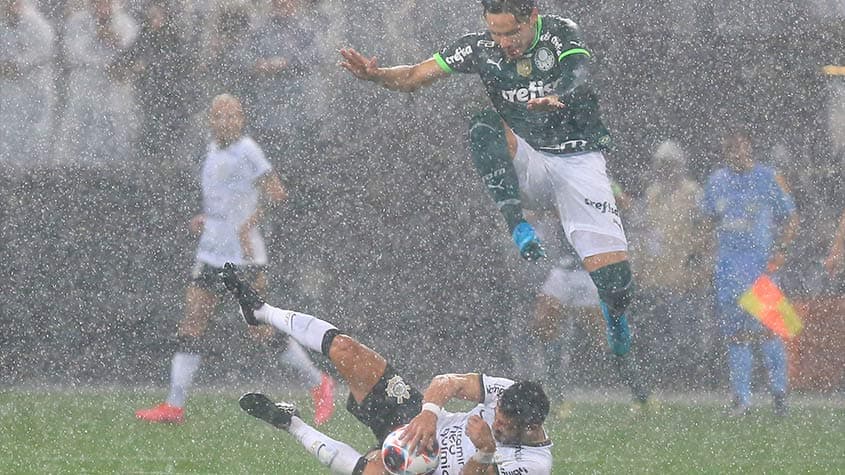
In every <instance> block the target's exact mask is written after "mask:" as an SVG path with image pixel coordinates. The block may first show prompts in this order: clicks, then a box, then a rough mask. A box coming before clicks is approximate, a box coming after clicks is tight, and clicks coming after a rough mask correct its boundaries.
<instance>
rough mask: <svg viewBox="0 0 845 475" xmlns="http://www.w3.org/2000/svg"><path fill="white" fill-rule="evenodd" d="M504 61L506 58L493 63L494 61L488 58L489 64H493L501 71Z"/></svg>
mask: <svg viewBox="0 0 845 475" xmlns="http://www.w3.org/2000/svg"><path fill="white" fill-rule="evenodd" d="M504 60H505V58H499V61H493V60H492V59H490V58H487V64H492V65H493V66H496V67H497V68H499V71H501V70H502V61H504Z"/></svg>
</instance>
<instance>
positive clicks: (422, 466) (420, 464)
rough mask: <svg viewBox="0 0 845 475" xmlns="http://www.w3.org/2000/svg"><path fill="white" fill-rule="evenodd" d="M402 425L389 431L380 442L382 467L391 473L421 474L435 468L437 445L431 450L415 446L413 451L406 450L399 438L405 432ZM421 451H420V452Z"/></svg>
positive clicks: (400, 474)
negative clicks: (382, 441) (381, 442)
mask: <svg viewBox="0 0 845 475" xmlns="http://www.w3.org/2000/svg"><path fill="white" fill-rule="evenodd" d="M405 427H406V426H402V427H399V428H397V429H396V430H394V431H393V432H391V433H390V434H388V435H387V437H386V438H385V439H384V443H383V444H381V458H382V460H383V461H384V468H385V470H387V471H388V472H390V473H392V474H393V475H422V474H426V473H431V472H432V471H433V470H434V469H435V468H437V463H438V461H439V459H438V447H437V444H436V443H435V447H434V449H432V450H428V449H427V448H423V447H417V448H416V450H414V453H413V454H412V453H410V452H408V448H407V447H406V445H405V443H404V442H402V440H400V437H402V434H403V433H404V432H405ZM420 451H422V452H420Z"/></svg>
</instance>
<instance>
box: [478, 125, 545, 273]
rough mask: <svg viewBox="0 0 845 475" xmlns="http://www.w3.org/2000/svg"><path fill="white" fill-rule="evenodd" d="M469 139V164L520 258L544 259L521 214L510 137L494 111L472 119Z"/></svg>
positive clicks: (537, 240)
mask: <svg viewBox="0 0 845 475" xmlns="http://www.w3.org/2000/svg"><path fill="white" fill-rule="evenodd" d="M469 139H470V152H471V154H472V163H473V164H474V165H475V169H476V171H477V172H478V174H479V175H480V176H481V180H482V181H483V182H484V185H485V186H486V187H487V191H488V192H489V193H490V195H491V196H492V197H493V201H495V202H496V207H498V208H499V211H500V212H501V213H502V216H504V218H505V223H506V224H507V225H508V231H510V233H511V236H512V237H513V240H514V243H516V246H517V248H519V253H520V255H521V256H522V257H523V258H525V259H527V260H536V259H539V258H541V257H543V256H545V251H544V250H543V247H542V246H541V244H540V239H539V238H538V237H537V234H536V232H535V231H534V228H533V227H532V226H531V224H529V223H528V221H526V220H525V218H524V217H523V214H522V201H521V198H520V191H519V178H518V176H517V174H516V169H515V168H514V165H513V159H512V157H513V155H514V150H515V149H516V145H515V139H514V137H513V133H511V132H509V131H508V129H507V128H506V127H505V124H504V122H503V121H502V118H501V117H500V116H499V114H497V113H496V111H494V110H492V109H488V110H484V111H482V112H480V113H478V114H476V115H475V116H474V117H473V118H472V123H471V124H470V128H469Z"/></svg>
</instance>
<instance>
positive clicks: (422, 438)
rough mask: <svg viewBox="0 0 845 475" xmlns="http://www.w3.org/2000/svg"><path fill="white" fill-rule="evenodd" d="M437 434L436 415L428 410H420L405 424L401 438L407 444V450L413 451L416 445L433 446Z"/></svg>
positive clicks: (430, 447)
mask: <svg viewBox="0 0 845 475" xmlns="http://www.w3.org/2000/svg"><path fill="white" fill-rule="evenodd" d="M436 436H437V416H436V415H435V414H434V413H433V412H430V411H422V412H420V413H419V414H417V415H416V417H414V418H413V419H411V422H409V423H408V425H407V426H405V431H404V432H403V433H402V437H401V440H402V441H403V442H405V443H406V444H408V452H410V453H414V450H415V449H416V448H417V447H428V448H429V449H432V448H434V444H435V442H436Z"/></svg>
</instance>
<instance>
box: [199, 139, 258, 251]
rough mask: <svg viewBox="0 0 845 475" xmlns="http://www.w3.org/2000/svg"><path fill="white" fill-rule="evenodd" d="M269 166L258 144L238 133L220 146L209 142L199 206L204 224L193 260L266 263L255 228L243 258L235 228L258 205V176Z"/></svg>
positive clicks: (203, 168)
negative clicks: (249, 251)
mask: <svg viewBox="0 0 845 475" xmlns="http://www.w3.org/2000/svg"><path fill="white" fill-rule="evenodd" d="M271 169H272V166H271V165H270V162H269V161H267V158H266V157H265V156H264V152H262V151H261V148H260V147H259V146H258V144H256V143H255V141H254V140H252V139H251V138H249V137H241V138H240V139H239V140H238V141H237V142H235V143H233V144H231V145H229V146H228V147H226V148H224V149H220V148H218V146H217V144H216V143H214V142H212V143H211V144H209V146H208V154H207V156H206V159H205V162H204V163H203V166H202V173H201V175H202V206H203V213H204V214H205V228H204V229H203V232H202V236H201V237H200V242H199V247H198V248H197V261H200V262H204V263H206V264H208V265H211V266H213V267H223V264H225V263H226V262H232V263H233V264H235V265H248V264H252V265H266V264H267V250H266V248H265V246H264V238H263V237H262V236H261V233H260V232H259V230H258V228H257V227H255V228H253V229H252V234H251V235H250V241H251V244H252V252H253V256H252V257H253V258H252V259H251V260H247V259H246V258H244V255H243V249H242V248H241V242H240V239H239V238H238V231H239V229H240V227H241V225H242V224H243V223H244V222H245V221H246V220H247V219H249V217H250V216H252V215H253V214H254V213H255V211H256V210H257V209H258V198H259V195H260V193H261V190H259V188H258V187H257V186H256V183H257V181H258V179H259V178H260V177H261V176H263V175H264V174H266V173H267V172H269V171H270V170H271Z"/></svg>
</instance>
